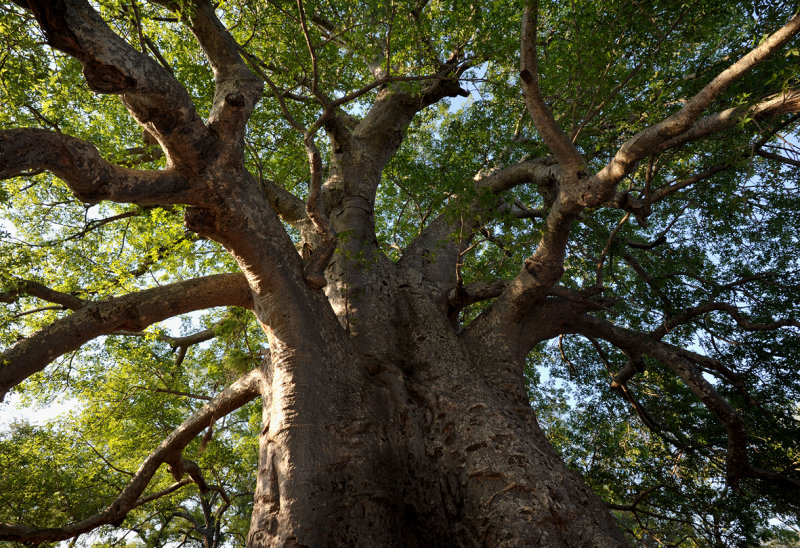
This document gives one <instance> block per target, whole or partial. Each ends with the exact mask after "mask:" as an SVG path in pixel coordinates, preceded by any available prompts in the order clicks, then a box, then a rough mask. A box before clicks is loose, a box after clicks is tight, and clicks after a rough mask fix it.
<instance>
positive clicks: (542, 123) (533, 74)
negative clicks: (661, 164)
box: [520, 0, 586, 179]
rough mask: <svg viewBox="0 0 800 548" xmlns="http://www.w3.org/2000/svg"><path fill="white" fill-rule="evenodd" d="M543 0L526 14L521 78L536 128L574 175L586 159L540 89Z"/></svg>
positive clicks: (533, 1)
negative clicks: (539, 35) (538, 31)
mask: <svg viewBox="0 0 800 548" xmlns="http://www.w3.org/2000/svg"><path fill="white" fill-rule="evenodd" d="M538 11H539V2H538V1H537V0H529V1H528V3H527V5H526V6H525V12H524V13H523V15H522V45H521V48H520V49H521V58H520V78H521V80H522V90H523V92H524V96H525V105H526V106H527V107H528V112H529V113H530V115H531V119H532V120H533V123H534V124H535V125H536V129H537V130H539V134H540V135H541V136H542V139H543V140H544V142H545V143H546V144H547V146H548V148H549V149H550V151H551V152H552V153H553V155H554V156H555V157H556V159H557V160H558V163H559V165H561V168H562V169H563V170H564V171H565V172H566V173H569V174H570V179H571V178H572V177H577V176H578V172H580V171H582V170H583V169H584V168H585V167H586V162H585V161H584V160H583V158H582V157H581V155H580V153H579V152H578V149H576V148H575V145H574V144H573V142H572V140H571V139H569V138H568V137H567V135H566V134H565V133H564V131H563V130H562V129H561V127H560V126H559V125H558V123H557V122H556V121H555V118H553V114H552V113H551V112H550V109H549V108H547V105H546V104H545V102H544V99H543V98H542V94H541V92H540V90H539V71H538V68H537V59H536V56H537V53H536V25H537V21H538Z"/></svg>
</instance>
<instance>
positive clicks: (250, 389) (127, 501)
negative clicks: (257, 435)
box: [0, 369, 264, 544]
mask: <svg viewBox="0 0 800 548" xmlns="http://www.w3.org/2000/svg"><path fill="white" fill-rule="evenodd" d="M263 382H264V373H263V372H262V371H261V369H254V370H252V371H250V372H249V373H247V374H245V375H244V376H242V377H241V378H240V379H239V380H237V381H236V382H234V383H233V384H231V385H230V386H229V387H227V388H226V389H225V390H223V391H222V392H221V393H220V394H219V395H218V396H216V397H215V398H214V399H212V400H211V401H209V402H208V403H207V404H205V405H204V406H203V407H202V408H201V409H199V410H198V411H196V412H195V413H194V414H193V415H192V416H191V417H189V418H188V419H186V420H185V421H183V423H181V425H180V426H178V427H177V428H176V429H175V430H173V431H172V433H171V434H170V435H169V436H167V438H166V439H165V440H164V441H163V442H161V444H160V445H159V446H158V447H157V448H156V449H155V450H153V452H152V453H150V455H149V456H148V457H147V458H146V459H145V460H144V462H143V463H142V464H141V466H140V467H139V469H138V470H137V471H136V473H135V474H134V476H133V477H132V478H131V480H130V481H129V482H128V485H127V486H125V488H124V489H123V490H122V492H121V493H120V494H119V495H118V496H117V498H116V499H115V500H114V501H113V502H112V503H111V504H109V505H108V506H107V507H106V508H105V509H103V510H102V511H101V512H99V513H97V514H94V515H93V516H90V517H88V518H86V519H84V520H82V521H80V522H78V523H74V524H71V525H65V526H63V527H41V528H39V527H29V526H23V525H14V524H8V523H0V540H10V541H16V542H24V543H32V544H38V543H42V542H53V541H58V540H64V539H68V538H72V537H76V536H78V535H81V534H83V533H87V532H89V531H92V530H94V529H97V528H98V527H100V526H102V525H107V524H119V523H120V522H122V520H124V519H125V516H127V515H128V512H130V511H131V510H133V509H134V508H136V507H137V506H141V505H142V504H145V503H146V502H149V501H151V500H153V499H154V498H155V496H156V495H159V496H163V494H166V493H165V492H161V493H156V494H153V495H149V496H145V497H142V496H141V495H142V493H144V491H145V489H146V488H147V486H148V484H149V483H150V480H151V479H152V478H153V476H154V475H155V473H156V471H157V470H158V468H159V467H160V466H161V465H162V464H164V463H167V464H170V463H171V464H172V466H173V470H174V472H175V475H179V477H177V478H176V480H177V483H175V484H173V485H172V486H171V487H170V488H169V489H167V490H166V492H171V491H173V490H174V489H177V488H179V487H181V486H182V485H184V482H183V481H182V480H181V477H182V476H183V473H184V472H185V473H187V474H189V475H190V477H191V478H192V480H193V481H195V482H196V483H198V485H199V486H200V487H201V489H202V487H203V486H205V488H206V490H207V489H209V488H210V486H208V485H206V483H205V481H204V480H203V479H202V476H201V475H199V474H198V472H199V470H198V469H197V467H196V465H195V466H194V467H193V466H192V464H191V461H185V460H184V459H183V458H182V457H181V451H183V449H184V448H185V447H186V446H187V445H188V444H189V443H190V442H191V441H192V440H193V439H194V438H195V437H196V436H197V435H198V434H200V433H201V432H202V431H203V430H204V429H205V428H207V427H208V425H209V424H211V423H212V422H214V421H215V420H217V419H219V418H220V417H224V416H225V415H228V414H229V413H231V412H233V411H235V410H236V409H238V408H240V407H241V406H243V405H244V404H246V403H247V402H249V401H252V400H253V399H255V398H256V397H258V395H259V394H260V393H261V391H262V387H261V385H262V383H263ZM181 465H183V466H181ZM178 467H180V468H181V469H182V470H181V472H180V474H178V472H177V468H178Z"/></svg>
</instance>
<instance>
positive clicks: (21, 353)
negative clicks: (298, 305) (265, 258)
mask: <svg viewBox="0 0 800 548" xmlns="http://www.w3.org/2000/svg"><path fill="white" fill-rule="evenodd" d="M214 306H241V307H244V308H250V307H251V306H252V304H251V293H250V289H249V286H248V285H247V281H246V280H245V278H244V275H242V274H238V273H237V274H217V275H213V276H206V277H205V278H197V279H193V280H187V281H183V282H178V283H174V284H170V285H165V286H161V287H156V288H153V289H147V290H144V291H140V292H138V293H132V294H129V295H124V296H122V297H116V298H113V299H109V300H107V301H101V302H90V303H87V304H86V305H84V306H82V307H81V308H79V309H77V310H76V311H75V312H74V313H72V314H71V315H69V316H67V317H65V318H61V319H59V320H56V321H55V322H53V323H51V324H50V325H48V326H47V327H45V328H43V329H42V330H40V331H37V332H36V333H34V334H33V335H31V336H30V337H28V338H26V339H23V340H21V341H19V342H17V343H16V344H14V345H13V346H11V347H10V348H8V349H6V350H5V351H4V352H3V353H2V354H0V363H2V364H3V366H2V367H0V401H1V400H2V399H3V397H4V396H5V394H6V393H7V392H8V391H9V390H10V389H11V388H13V387H14V386H16V385H17V384H19V383H20V382H22V381H23V380H24V379H26V378H28V377H29V376H31V375H33V374H34V373H36V372H38V371H41V370H42V369H44V368H45V367H46V366H47V364H49V363H50V362H52V361H53V360H54V359H56V358H57V357H59V356H62V355H63V354H65V353H67V352H71V351H73V350H77V349H78V348H80V347H81V346H82V345H83V344H84V343H86V342H88V341H90V340H92V339H94V338H95V337H99V336H100V335H105V334H108V333H112V332H114V331H116V330H119V329H123V330H131V331H138V330H141V329H143V328H144V327H146V326H148V325H150V324H152V323H155V322H159V321H161V320H164V319H166V318H170V317H172V316H176V315H179V314H184V313H186V312H191V311H192V310H201V309H205V308H210V307H214Z"/></svg>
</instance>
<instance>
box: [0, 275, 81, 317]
mask: <svg viewBox="0 0 800 548" xmlns="http://www.w3.org/2000/svg"><path fill="white" fill-rule="evenodd" d="M21 295H30V296H31V297H36V298H38V299H42V300H43V301H47V302H50V303H55V304H60V305H61V306H62V307H64V308H66V309H69V310H77V309H79V308H81V307H83V306H85V305H86V304H88V302H89V301H86V300H84V299H81V298H79V297H76V296H75V295H72V294H70V293H62V292H61V291H56V290H54V289H50V288H49V287H47V286H45V285H42V284H40V283H39V282H34V281H31V280H22V279H19V278H16V279H14V280H13V281H12V284H11V287H10V288H9V290H8V291H4V292H0V302H4V303H12V302H15V301H16V300H17V299H18V297H19V296H21Z"/></svg>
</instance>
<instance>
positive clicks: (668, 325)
mask: <svg viewBox="0 0 800 548" xmlns="http://www.w3.org/2000/svg"><path fill="white" fill-rule="evenodd" d="M708 312H726V313H727V314H728V315H730V316H731V317H732V318H733V319H734V320H735V321H736V323H737V325H738V326H739V327H741V328H742V329H744V330H745V331H774V330H776V329H780V328H781V327H796V328H799V329H800V321H798V320H794V319H791V318H783V319H780V320H777V321H774V322H769V323H754V322H752V321H750V319H749V318H747V317H746V316H745V315H744V314H742V313H741V311H739V309H738V308H736V307H735V306H733V305H731V304H728V303H720V302H710V303H703V304H701V305H698V306H694V307H692V308H687V309H686V310H683V311H682V312H681V313H680V314H676V315H675V316H673V317H672V318H669V319H668V320H666V321H664V323H662V324H661V325H660V326H659V327H657V328H656V329H655V330H654V331H653V336H654V337H656V338H658V339H661V338H663V337H664V336H665V335H666V334H667V333H669V332H670V331H671V330H673V329H674V328H675V327H677V326H679V325H682V324H684V323H686V322H688V321H690V320H692V319H694V318H696V317H697V316H702V315H703V314H706V313H708Z"/></svg>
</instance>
